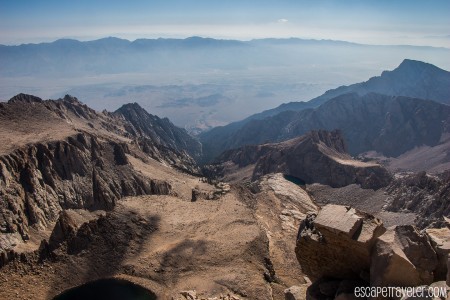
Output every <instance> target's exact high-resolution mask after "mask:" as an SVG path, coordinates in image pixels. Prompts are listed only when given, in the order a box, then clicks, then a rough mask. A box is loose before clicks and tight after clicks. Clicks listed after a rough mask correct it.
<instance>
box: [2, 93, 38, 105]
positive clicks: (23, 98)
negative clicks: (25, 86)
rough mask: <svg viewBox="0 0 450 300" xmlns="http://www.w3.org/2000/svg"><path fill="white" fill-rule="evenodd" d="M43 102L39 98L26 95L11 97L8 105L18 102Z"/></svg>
mask: <svg viewBox="0 0 450 300" xmlns="http://www.w3.org/2000/svg"><path fill="white" fill-rule="evenodd" d="M42 101H43V100H42V99H41V98H39V97H36V96H33V95H28V94H23V93H20V94H17V95H16V96H14V97H12V98H11V99H10V100H9V101H8V103H18V102H24V103H33V102H36V103H40V102H42Z"/></svg>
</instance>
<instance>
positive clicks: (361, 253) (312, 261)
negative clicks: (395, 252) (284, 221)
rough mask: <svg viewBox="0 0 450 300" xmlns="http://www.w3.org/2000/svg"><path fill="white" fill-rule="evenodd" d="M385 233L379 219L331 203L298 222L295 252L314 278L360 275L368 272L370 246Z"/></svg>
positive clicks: (305, 271)
mask: <svg viewBox="0 0 450 300" xmlns="http://www.w3.org/2000/svg"><path fill="white" fill-rule="evenodd" d="M384 232H385V228H384V226H383V224H382V222H381V221H380V220H379V219H377V218H375V217H373V216H371V215H369V214H366V213H363V212H360V211H357V210H355V209H353V208H351V207H345V206H340V205H331V204H330V205H326V206H324V207H323V208H322V209H321V210H320V211H319V213H318V215H317V217H315V216H314V215H309V216H308V217H307V218H306V219H305V220H304V221H303V222H302V223H301V225H300V229H299V234H298V240H297V246H296V248H295V252H296V254H297V259H298V261H299V262H300V266H301V267H302V270H303V272H304V273H305V274H306V275H307V276H309V277H310V278H311V279H313V280H316V279H319V278H321V277H335V278H359V276H360V273H361V272H362V271H366V272H368V271H369V269H370V251H371V248H372V246H373V245H374V243H375V241H376V238H377V237H379V236H380V235H382V234H383V233H384Z"/></svg>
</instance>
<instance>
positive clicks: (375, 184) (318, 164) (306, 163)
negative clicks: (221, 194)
mask: <svg viewBox="0 0 450 300" xmlns="http://www.w3.org/2000/svg"><path fill="white" fill-rule="evenodd" d="M230 164H233V166H235V167H233V168H229V167H228V165H230ZM251 165H254V169H253V175H252V179H253V180H255V179H257V178H259V177H261V176H262V175H265V174H269V173H283V174H286V175H290V176H293V177H296V178H298V180H299V181H302V182H304V183H322V184H326V185H330V186H332V187H342V186H346V185H349V184H354V183H356V184H360V185H361V186H362V187H363V188H372V189H378V188H380V187H383V186H386V185H387V184H388V183H389V181H390V179H391V175H390V174H389V172H388V171H387V170H386V169H385V168H383V167H381V166H380V165H377V164H374V163H364V162H361V161H357V160H354V159H353V158H352V157H351V156H350V155H348V153H347V152H346V146H345V143H344V139H343V137H342V134H341V132H340V131H332V132H328V131H323V130H319V131H312V132H310V133H308V134H306V135H304V136H301V137H298V138H295V139H292V140H288V141H285V142H282V143H277V144H264V145H258V146H245V147H242V148H239V149H236V150H229V151H227V152H225V153H223V154H222V155H221V156H220V157H219V158H218V162H217V163H216V164H215V165H214V166H215V169H218V170H220V172H221V173H222V174H223V175H225V174H226V173H227V167H228V169H231V172H233V171H234V172H235V170H234V169H235V168H238V169H243V168H246V167H247V168H248V167H249V166H251Z"/></svg>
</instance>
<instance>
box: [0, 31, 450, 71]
mask: <svg viewBox="0 0 450 300" xmlns="http://www.w3.org/2000/svg"><path fill="white" fill-rule="evenodd" d="M424 50H426V51H431V53H432V52H433V51H435V52H436V53H438V54H439V55H442V54H443V53H446V52H448V51H449V50H448V49H445V48H433V47H417V46H370V45H361V44H355V43H348V42H343V41H332V40H304V39H298V38H290V39H259V40H251V41H238V40H219V39H212V38H202V37H190V38H186V39H163V38H159V39H137V40H135V41H128V40H125V39H119V38H115V37H108V38H103V39H99V40H93V41H85V42H84V41H78V40H74V39H60V40H57V41H55V42H52V43H40V44H22V45H17V46H6V45H0V75H1V76H12V77H17V76H27V75H33V76H36V75H44V76H53V77H54V76H63V77H76V76H78V75H97V74H119V73H129V72H156V71H171V72H185V71H189V70H195V71H197V72H198V71H201V70H210V69H220V70H232V69H233V70H245V69H247V68H257V67H261V66H276V67H278V68H280V67H282V68H283V67H287V66H292V65H302V64H304V63H305V62H306V63H311V62H312V63H314V64H315V66H316V67H318V66H319V65H322V64H324V65H326V64H327V63H329V60H330V59H333V60H334V59H341V60H342V63H343V64H345V63H354V60H355V58H357V57H360V56H361V55H366V54H367V55H371V54H372V53H373V54H375V53H377V52H380V53H382V52H388V53H390V54H391V55H392V56H393V57H396V56H398V55H400V53H401V52H402V51H407V53H408V51H412V52H411V54H413V53H419V52H420V51H424ZM439 55H438V56H439ZM317 57H322V59H316V58H317ZM299 63H300V64H299Z"/></svg>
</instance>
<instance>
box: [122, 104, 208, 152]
mask: <svg viewBox="0 0 450 300" xmlns="http://www.w3.org/2000/svg"><path fill="white" fill-rule="evenodd" d="M114 114H115V115H117V116H121V117H123V118H124V119H125V120H126V121H128V123H127V125H126V126H125V129H126V131H127V132H129V133H130V134H132V135H133V136H138V137H145V138H147V139H149V140H151V141H152V142H153V143H155V144H157V145H161V146H164V147H167V148H172V149H174V150H177V151H178V152H180V153H182V152H187V153H188V154H189V155H190V156H191V157H193V158H196V159H198V158H200V156H201V154H202V146H201V144H200V142H199V141H197V140H196V139H195V138H193V137H192V136H190V135H189V134H188V133H187V132H186V130H184V129H181V128H178V127H176V126H175V125H173V124H172V123H171V122H170V121H169V119H167V118H163V119H161V118H159V117H157V116H154V115H151V114H149V113H148V112H147V111H145V110H144V109H143V108H142V107H141V106H139V104H137V103H130V104H126V105H123V106H122V107H121V108H119V109H118V110H116V111H115V113H114Z"/></svg>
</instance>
